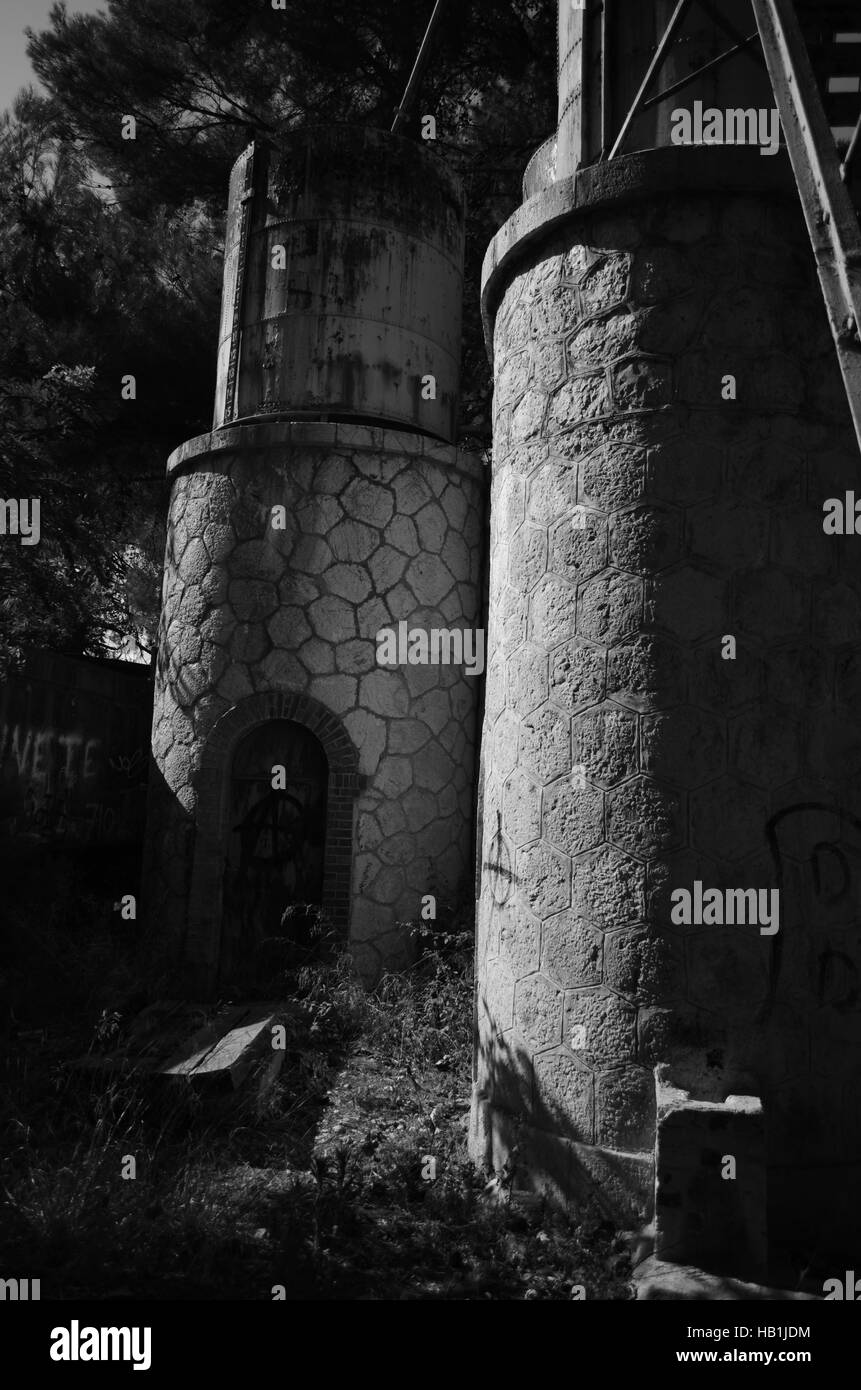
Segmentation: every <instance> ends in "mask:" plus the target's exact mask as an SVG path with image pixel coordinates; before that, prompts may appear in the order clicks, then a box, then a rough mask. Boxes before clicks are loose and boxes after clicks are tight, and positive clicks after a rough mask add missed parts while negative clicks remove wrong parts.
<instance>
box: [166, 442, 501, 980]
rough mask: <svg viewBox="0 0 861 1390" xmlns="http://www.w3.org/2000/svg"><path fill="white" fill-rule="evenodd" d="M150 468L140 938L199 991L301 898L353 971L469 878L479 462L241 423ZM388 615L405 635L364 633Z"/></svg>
mask: <svg viewBox="0 0 861 1390" xmlns="http://www.w3.org/2000/svg"><path fill="white" fill-rule="evenodd" d="M168 471H169V476H170V479H171V483H172V492H171V504H170V523H169V532H168V546H167V562H166V567H165V580H164V598H163V609H162V619H161V628H160V635H159V658H158V665H157V674H156V689H155V706H154V716H153V740H152V749H153V760H154V766H153V775H152V777H151V801H150V809H149V816H148V825H149V829H148V844H147V865H148V868H147V879H146V881H147V902H146V910H147V921H148V923H149V925H150V930H151V932H152V933H153V935H154V936H157V937H159V938H160V939H161V940H162V941H164V943H165V945H166V946H167V947H168V948H169V949H170V951H171V952H172V953H173V954H174V955H175V956H178V957H179V958H180V959H181V960H182V961H183V962H185V964H186V966H187V967H188V970H189V971H190V974H191V978H192V980H196V981H198V982H199V984H200V986H201V988H202V990H203V991H204V992H205V991H206V990H207V989H212V988H214V985H215V982H216V980H220V981H221V982H222V983H226V982H228V981H230V980H237V979H239V978H240V977H243V976H244V975H246V974H247V973H248V972H249V971H250V972H252V974H253V972H254V971H258V973H259V970H260V969H264V971H265V969H266V962H267V961H269V960H271V959H274V953H275V951H276V948H277V946H278V939H279V936H280V935H282V934H283V933H284V931H285V930H289V931H292V930H293V926H294V925H295V923H294V922H293V917H294V916H295V913H293V914H292V916H291V913H290V912H288V909H292V908H296V909H298V908H300V907H301V906H302V905H303V904H305V903H309V904H315V905H319V906H320V907H321V908H322V909H323V911H324V914H325V916H326V917H327V918H328V919H329V921H330V922H331V924H332V925H333V926H334V927H335V928H336V929H337V930H338V931H339V932H340V934H341V936H342V938H343V940H344V942H345V944H349V948H350V951H351V953H352V955H353V958H354V961H355V964H356V967H357V969H358V971H359V973H360V974H361V976H362V978H363V979H364V980H366V981H368V982H373V981H374V980H375V979H376V978H377V976H378V975H379V974H380V972H381V971H382V970H383V969H387V968H397V967H398V966H400V965H403V964H406V963H407V961H408V960H410V959H411V958H412V957H413V955H414V952H415V942H414V941H413V940H411V938H410V929H409V924H410V923H415V924H418V923H419V922H421V921H428V920H432V919H433V917H436V918H437V919H439V918H440V917H441V916H442V915H443V914H444V912H445V909H446V907H447V906H449V905H454V904H456V902H457V900H458V898H459V897H460V898H463V897H464V896H465V895H466V894H468V891H469V884H470V879H471V839H472V836H471V825H472V814H473V796H474V772H473V753H474V746H475V738H476V727H475V726H476V706H477V699H478V692H479V690H480V687H481V680H480V671H479V670H478V669H477V662H476V661H474V660H472V657H473V656H474V655H475V653H476V651H477V642H476V634H477V633H479V632H480V635H481V638H482V643H481V644H478V645H480V653H481V656H482V663H481V664H482V667H483V636H484V633H483V629H482V627H481V614H480V606H481V577H482V575H481V558H480V557H481V539H482V529H483V503H484V473H483V469H482V466H481V464H480V463H479V461H478V460H477V459H476V458H475V457H474V456H470V455H466V454H461V453H459V452H458V451H457V450H456V449H454V448H452V447H451V446H449V445H441V444H439V443H438V442H436V441H433V440H430V439H427V438H425V437H423V436H421V435H417V434H408V433H402V432H400V431H395V430H387V429H378V428H370V427H368V426H363V425H355V424H349V425H345V424H334V423H319V422H316V423H301V424H298V423H295V422H294V423H290V422H285V421H277V422H261V421H258V422H257V423H255V424H249V425H240V426H235V427H231V428H228V429H223V430H216V431H214V432H213V433H212V434H208V435H204V436H202V437H201V438H199V439H196V440H192V441H189V443H187V444H186V445H184V446H183V447H182V448H181V449H179V450H177V451H176V453H175V454H174V455H173V456H172V458H171V460H170V463H169V468H168ZM401 629H406V631H407V633H415V632H418V633H419V634H424V639H425V640H423V641H416V643H415V644H412V643H405V642H403V641H401V642H399V641H397V640H393V641H389V640H388V638H387V639H386V641H385V643H384V642H383V641H382V640H381V634H387V633H388V634H395V638H397V636H398V635H399V634H400V633H401ZM434 633H436V634H438V641H436V643H434V642H429V641H428V640H426V639H427V638H428V635H429V634H431V635H432V634H434ZM467 635H468V636H469V637H470V639H471V640H470V641H469V642H467ZM405 646H407V647H408V650H407V651H404V647H405ZM429 900H432V903H431V902H430V901H429ZM431 908H432V910H431ZM285 914H286V917H285ZM285 920H286V921H287V923H288V926H287V928H285V926H284V922H285ZM297 920H298V919H297ZM301 925H302V923H301V921H299V927H301ZM263 983H264V984H265V981H264V982H263Z"/></svg>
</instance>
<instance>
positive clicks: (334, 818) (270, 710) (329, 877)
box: [189, 691, 365, 975]
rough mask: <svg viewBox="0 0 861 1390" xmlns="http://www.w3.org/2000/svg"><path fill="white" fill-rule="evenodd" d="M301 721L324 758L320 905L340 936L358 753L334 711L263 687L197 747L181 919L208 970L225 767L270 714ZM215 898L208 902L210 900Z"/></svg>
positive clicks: (220, 865)
mask: <svg viewBox="0 0 861 1390" xmlns="http://www.w3.org/2000/svg"><path fill="white" fill-rule="evenodd" d="M276 719H289V720H292V721H293V722H294V723H296V724H301V725H302V726H303V727H304V728H305V729H307V730H308V731H309V732H310V733H312V734H314V736H315V737H316V738H317V739H318V740H319V742H320V744H321V745H322V748H323V752H324V753H325V755H326V759H327V762H328V764H329V781H328V787H327V792H326V840H325V849H324V857H323V908H324V910H325V911H326V912H327V913H328V915H329V917H330V918H331V920H332V922H333V924H334V926H335V927H336V928H337V929H338V930H340V931H342V932H343V934H344V935H345V936H346V934H347V930H348V927H349V918H350V868H351V863H352V848H353V803H354V801H355V799H356V797H357V796H358V794H359V792H360V791H361V790H362V787H363V786H364V781H365V779H364V777H363V776H362V775H361V774H360V772H359V755H358V753H357V751H356V747H355V745H354V743H353V740H352V739H351V738H350V735H349V734H348V733H347V730H346V729H345V728H344V725H343V724H342V723H341V720H340V719H339V718H338V717H337V715H335V714H333V713H332V711H331V710H329V709H327V708H326V706H325V705H323V704H321V703H320V701H319V700H314V699H312V698H311V696H310V695H302V694H299V693H293V692H283V691H267V692H266V693H264V694H261V695H249V696H247V697H246V698H245V699H244V700H240V701H239V702H238V704H236V705H234V706H233V708H232V709H229V710H227V711H226V712H225V713H224V714H223V715H222V716H221V718H220V719H218V720H216V722H215V724H214V725H213V727H212V730H211V732H210V734H209V737H208V739H207V741H206V746H205V748H204V749H203V752H202V755H201V759H200V766H199V771H198V774H197V777H196V778H195V784H196V788H197V793H198V797H197V814H196V817H195V819H196V823H197V836H196V847H195V855H194V870H193V885H192V901H191V905H190V907H191V910H190V920H189V947H190V950H191V954H192V955H193V956H194V957H195V958H196V959H197V960H198V961H200V962H201V964H202V965H204V964H205V968H206V969H207V972H208V973H209V974H210V975H214V973H215V971H216V970H217V967H218V959H217V957H218V954H219V952H220V946H221V922H222V912H223V903H222V901H221V881H222V874H223V870H224V856H225V854H226V849H227V829H228V827H227V820H228V807H229V792H230V787H229V783H230V771H231V767H232V762H233V754H234V752H235V750H236V747H237V745H238V743H239V741H240V740H241V739H242V738H243V737H244V736H245V735H246V734H247V733H249V732H250V731H251V730H252V729H255V728H257V727H258V726H259V725H260V724H265V723H269V722H270V721H271V720H276ZM213 899H216V900H217V901H216V903H213Z"/></svg>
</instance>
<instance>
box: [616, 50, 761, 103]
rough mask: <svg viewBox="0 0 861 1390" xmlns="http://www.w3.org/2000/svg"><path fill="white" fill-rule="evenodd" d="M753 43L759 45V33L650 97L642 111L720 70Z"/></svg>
mask: <svg viewBox="0 0 861 1390" xmlns="http://www.w3.org/2000/svg"><path fill="white" fill-rule="evenodd" d="M752 43H759V34H758V33H756V34H749V35H748V36H747V38H746V39H742V40H741V42H740V43H737V44H736V46H735V48H728V49H727V50H726V52H725V53H719V54H718V56H717V57H716V58H710V59H709V61H708V62H707V63H703V65H702V67H699V68H695V69H694V71H693V72H689V73H688V75H687V77H683V78H681V80H680V81H678V82H674V83H673V85H672V86H671V87H665V88H664V90H663V91H662V92H658V93H657V95H656V96H653V97H648V98H647V99H646V100H645V101H644V102H643V105H642V108H641V109H642V110H643V111H648V109H649V107H650V106H656V105H657V103H658V102H659V101H665V100H666V98H667V97H671V96H675V94H676V92H680V91H682V89H683V88H684V87H687V86H689V85H690V83H691V82H696V80H697V78H698V77H702V75H703V73H704V72H710V71H711V70H712V68H719V67H720V65H721V63H725V62H726V60H727V58H734V57H735V55H736V54H737V53H742V52H743V51H744V50H745V49H746V48H749V47H750V45H751V44H752Z"/></svg>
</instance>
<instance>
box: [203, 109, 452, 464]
mask: <svg viewBox="0 0 861 1390" xmlns="http://www.w3.org/2000/svg"><path fill="white" fill-rule="evenodd" d="M246 202H250V213H246V212H245V211H244V210H245V206H246ZM244 218H245V219H247V222H246V227H245V231H244V234H243V219H244ZM463 239H464V207H463V194H462V190H461V187H460V184H459V181H458V180H457V178H456V177H455V176H454V175H453V174H452V173H451V172H450V171H449V170H448V169H446V168H445V167H444V166H443V165H442V164H441V163H440V161H439V160H437V159H436V158H435V157H434V156H433V155H431V154H430V153H428V151H427V150H425V149H423V148H421V147H420V146H417V145H415V144H413V143H411V142H410V141H407V140H403V139H401V138H400V137H397V136H392V135H389V134H387V133H384V132H382V131H377V130H370V129H362V128H353V127H347V126H328V127H325V128H315V129H312V130H310V131H308V130H306V131H303V132H302V133H301V135H296V136H292V137H291V136H288V137H286V139H283V140H280V141H279V148H278V149H277V150H276V149H273V148H271V147H270V146H268V145H267V144H265V143H261V142H258V143H256V144H255V145H253V146H249V147H248V149H246V150H245V151H244V152H243V154H242V155H241V156H240V158H239V159H238V160H237V162H236V164H235V165H234V168H233V171H232V174H231V179H230V203H229V211H228V219H227V239H226V246H225V267H224V291H223V299H222V313H221V330H220V334H219V349H218V383H217V387H216V400H215V419H214V425H215V426H216V427H218V426H220V425H221V424H223V423H225V422H226V421H230V420H241V419H246V418H248V417H250V416H260V415H266V416H272V415H287V416H290V417H291V418H294V419H295V418H302V417H305V418H319V417H320V416H321V415H325V416H328V417H329V418H344V417H349V418H353V419H356V420H360V419H365V420H374V421H375V422H377V423H390V424H393V425H401V426H404V425H407V426H411V427H412V428H414V429H418V430H421V431H423V432H424V433H427V434H432V435H434V436H436V437H438V438H440V439H444V440H447V441H451V440H453V439H454V434H455V425H456V419H455V413H456V401H457V391H458V378H459V368H460V326H461V297H462V288H463V271H462V266H463ZM243 243H244V246H243ZM279 246H280V247H283V248H284V250H283V253H282V254H281V255H279V254H278V253H277V252H276V250H275V248H276V247H279ZM243 260H244V270H243V274H242V284H241V287H240V289H239V296H238V303H237V275H238V270H239V267H240V262H242V261H243ZM282 260H283V268H279V264H280V262H281V261H282ZM234 340H235V342H234V358H235V372H233V373H231V371H230V358H231V343H232V341H234ZM428 376H432V377H433V378H434V379H435V388H432V387H430V386H429V385H428V384H427V383H425V385H424V387H423V384H422V378H426V377H428ZM234 383H235V384H234ZM231 387H232V388H233V389H231ZM432 389H435V393H436V394H435V398H429V399H425V398H424V397H425V396H430V393H431V390H432Z"/></svg>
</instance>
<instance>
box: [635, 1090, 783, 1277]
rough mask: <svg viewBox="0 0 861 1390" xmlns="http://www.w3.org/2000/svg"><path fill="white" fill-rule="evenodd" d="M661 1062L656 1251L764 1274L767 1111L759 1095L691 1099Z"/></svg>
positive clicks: (718, 1268)
mask: <svg viewBox="0 0 861 1390" xmlns="http://www.w3.org/2000/svg"><path fill="white" fill-rule="evenodd" d="M665 1073H666V1069H665V1068H663V1067H658V1068H656V1077H655V1081H656V1092H657V1096H656V1099H657V1115H658V1122H657V1136H656V1143H655V1159H656V1162H655V1254H656V1255H657V1256H658V1257H659V1258H661V1259H664V1260H673V1261H676V1262H678V1263H680V1264H705V1265H707V1266H708V1267H709V1268H711V1269H713V1270H715V1271H723V1270H727V1271H728V1270H730V1269H732V1270H733V1271H735V1272H737V1273H740V1274H744V1275H746V1276H747V1277H749V1278H754V1279H760V1278H763V1277H764V1275H765V1270H766V1267H767V1263H768V1236H767V1229H766V1196H767V1193H766V1142H765V1116H764V1115H763V1111H762V1105H761V1103H760V1101H759V1098H758V1097H757V1096H727V1098H726V1100H725V1101H723V1102H721V1103H716V1102H714V1101H698V1100H695V1099H692V1098H691V1097H690V1095H689V1094H688V1092H687V1091H681V1090H678V1089H677V1088H676V1087H674V1086H672V1085H669V1084H668V1082H667V1080H666V1074H665Z"/></svg>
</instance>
